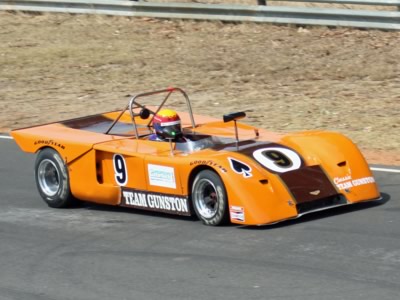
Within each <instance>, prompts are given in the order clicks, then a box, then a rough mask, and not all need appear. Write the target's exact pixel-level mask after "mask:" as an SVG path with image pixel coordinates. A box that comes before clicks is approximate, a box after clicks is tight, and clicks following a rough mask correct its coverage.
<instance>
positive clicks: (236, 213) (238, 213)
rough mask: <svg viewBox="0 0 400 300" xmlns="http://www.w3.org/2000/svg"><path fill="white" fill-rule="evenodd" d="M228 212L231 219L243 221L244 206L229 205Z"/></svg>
mask: <svg viewBox="0 0 400 300" xmlns="http://www.w3.org/2000/svg"><path fill="white" fill-rule="evenodd" d="M229 214H230V217H231V220H235V221H240V222H244V221H245V218H244V208H243V207H241V206H230V207H229Z"/></svg>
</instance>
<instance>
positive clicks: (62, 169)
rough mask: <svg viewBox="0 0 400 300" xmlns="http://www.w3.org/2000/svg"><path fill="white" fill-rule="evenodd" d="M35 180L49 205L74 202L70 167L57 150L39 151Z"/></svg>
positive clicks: (55, 206)
mask: <svg viewBox="0 0 400 300" xmlns="http://www.w3.org/2000/svg"><path fill="white" fill-rule="evenodd" d="M35 180H36V186H37V189H38V191H39V194H40V196H41V197H42V198H43V200H44V201H45V202H46V203H47V205H48V206H50V207H53V208H64V207H69V206H72V205H73V204H74V202H75V199H74V197H73V196H72V194H71V190H70V185H69V176H68V169H67V166H66V165H65V163H64V161H63V159H62V158H61V156H60V155H59V154H58V152H57V151H55V150H53V149H51V148H45V149H43V150H41V151H40V152H39V154H38V155H37V157H36V162H35Z"/></svg>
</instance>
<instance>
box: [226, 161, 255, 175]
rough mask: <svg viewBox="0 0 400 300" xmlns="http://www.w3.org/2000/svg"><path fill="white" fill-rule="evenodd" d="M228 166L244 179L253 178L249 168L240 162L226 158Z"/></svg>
mask: <svg viewBox="0 0 400 300" xmlns="http://www.w3.org/2000/svg"><path fill="white" fill-rule="evenodd" d="M228 160H229V164H230V165H231V168H232V170H233V171H235V173H237V174H241V175H243V177H244V178H250V177H252V176H253V174H252V173H251V170H252V169H251V167H250V166H249V165H248V164H245V163H244V162H241V161H240V160H237V159H234V158H232V157H228Z"/></svg>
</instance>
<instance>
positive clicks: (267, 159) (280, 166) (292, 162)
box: [253, 147, 301, 173]
mask: <svg viewBox="0 0 400 300" xmlns="http://www.w3.org/2000/svg"><path fill="white" fill-rule="evenodd" d="M253 156H254V158H255V159H256V160H257V161H258V162H259V163H260V164H262V165H263V166H264V167H266V168H267V169H269V170H271V171H274V172H278V173H284V172H288V171H293V170H297V169H298V168H300V167H301V159H300V156H299V155H298V154H297V153H296V152H294V151H293V150H290V149H287V148H280V147H270V148H262V149H258V150H256V151H254V153H253Z"/></svg>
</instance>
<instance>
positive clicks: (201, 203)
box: [192, 170, 229, 226]
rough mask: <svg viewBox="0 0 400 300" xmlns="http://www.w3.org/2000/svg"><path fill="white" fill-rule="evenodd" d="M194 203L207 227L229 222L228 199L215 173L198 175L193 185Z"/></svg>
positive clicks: (197, 213) (202, 172)
mask: <svg viewBox="0 0 400 300" xmlns="http://www.w3.org/2000/svg"><path fill="white" fill-rule="evenodd" d="M192 201H193V207H194V211H195V212H196V215H197V217H198V218H199V219H200V220H201V221H202V222H203V223H204V224H206V225H212V226H218V225H223V224H225V223H227V222H228V220H229V213H228V199H227V195H226V190H225V186H224V184H223V182H222V180H221V178H220V177H219V176H218V175H217V174H216V173H215V172H213V171H210V170H203V171H201V172H200V173H199V174H197V176H196V178H195V180H194V182H193V185H192Z"/></svg>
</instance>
